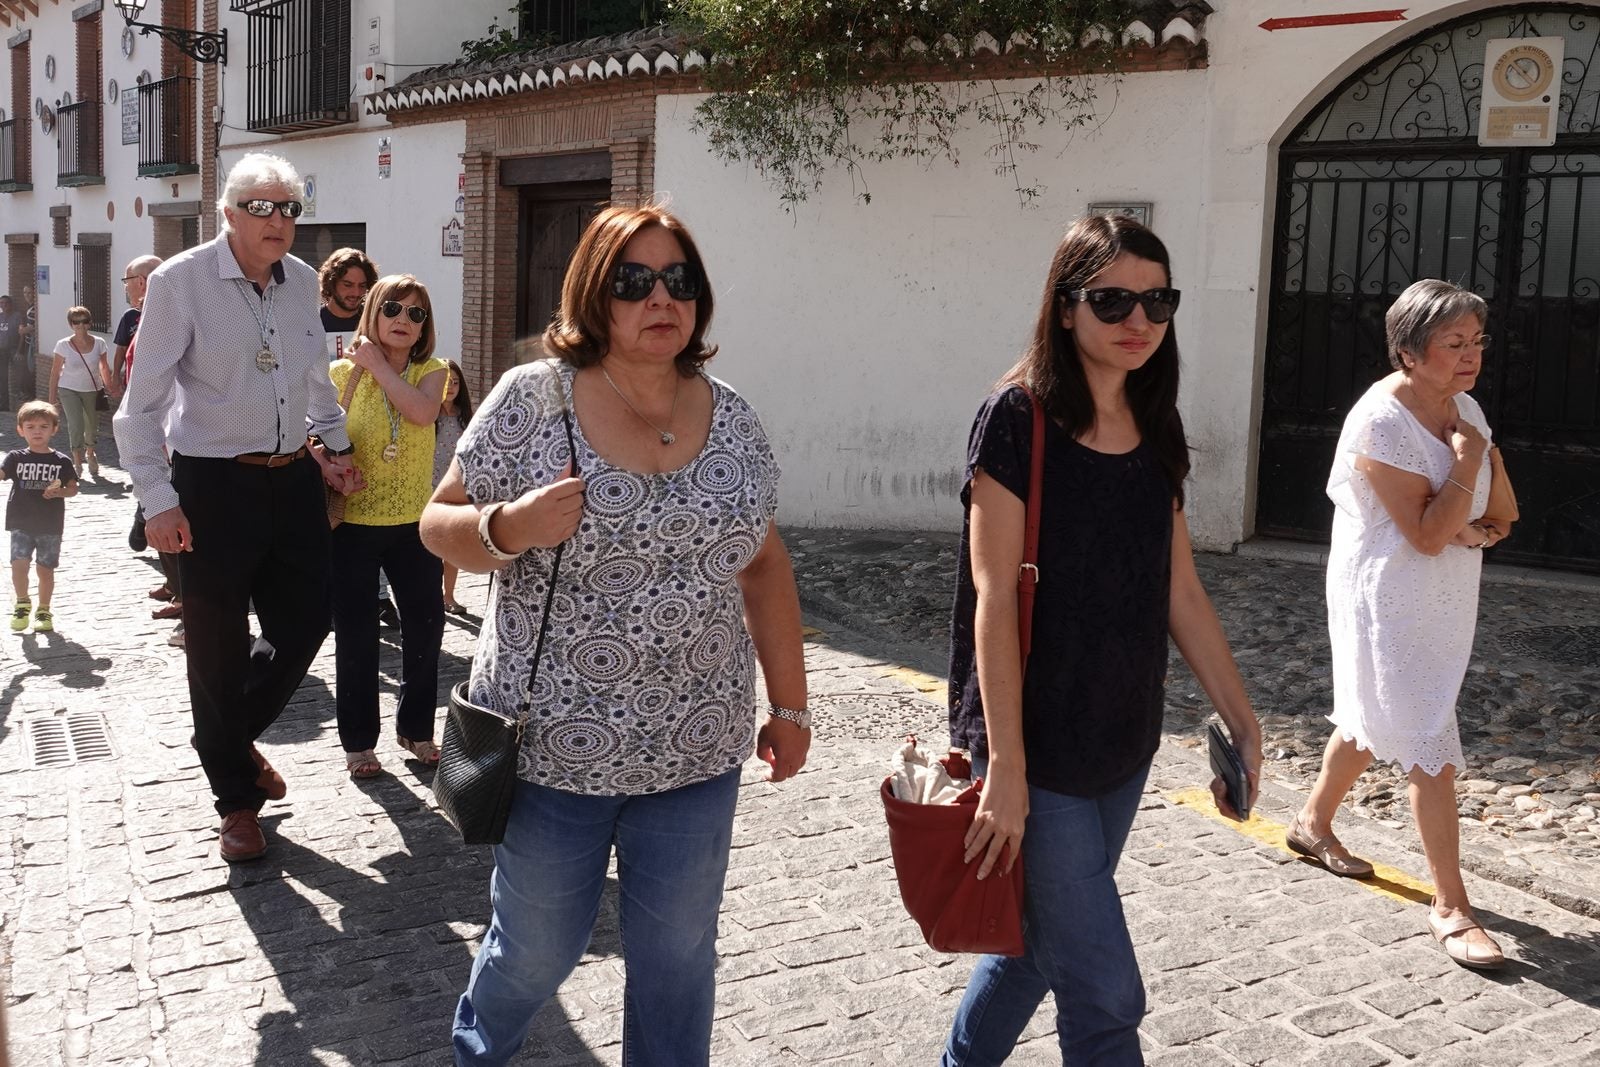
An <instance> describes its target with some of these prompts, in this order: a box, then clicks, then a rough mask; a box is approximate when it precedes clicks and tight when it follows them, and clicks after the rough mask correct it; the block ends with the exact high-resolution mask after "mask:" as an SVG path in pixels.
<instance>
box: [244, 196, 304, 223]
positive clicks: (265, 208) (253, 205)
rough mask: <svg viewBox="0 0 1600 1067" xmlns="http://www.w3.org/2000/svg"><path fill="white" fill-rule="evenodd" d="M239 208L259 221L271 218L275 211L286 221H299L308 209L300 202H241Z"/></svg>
mask: <svg viewBox="0 0 1600 1067" xmlns="http://www.w3.org/2000/svg"><path fill="white" fill-rule="evenodd" d="M239 206H240V207H242V208H244V210H245V213H246V214H249V215H254V216H255V217H256V218H258V219H267V218H271V217H272V213H273V212H274V211H276V212H278V213H280V214H281V215H283V217H284V218H286V219H297V218H299V217H300V213H301V212H302V211H304V210H305V209H306V206H305V205H304V204H302V203H301V202H300V201H298V200H241V201H239Z"/></svg>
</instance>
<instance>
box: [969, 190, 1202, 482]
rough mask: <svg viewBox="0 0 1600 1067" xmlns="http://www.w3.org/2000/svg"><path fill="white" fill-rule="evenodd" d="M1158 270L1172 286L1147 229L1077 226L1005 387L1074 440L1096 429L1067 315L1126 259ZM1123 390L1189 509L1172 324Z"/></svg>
mask: <svg viewBox="0 0 1600 1067" xmlns="http://www.w3.org/2000/svg"><path fill="white" fill-rule="evenodd" d="M1124 252H1126V253H1128V254H1129V255H1132V256H1137V257H1139V258H1140V259H1147V260H1149V261H1150V262H1152V263H1159V264H1160V265H1161V269H1162V270H1164V271H1166V274H1167V284H1168V285H1170V284H1172V261H1171V258H1170V257H1169V256H1168V255H1167V246H1166V245H1164V244H1162V243H1161V239H1160V238H1159V237H1157V236H1156V235H1155V234H1153V233H1151V232H1150V230H1148V229H1147V228H1146V227H1145V226H1144V225H1143V224H1141V223H1140V222H1138V221H1137V220H1136V219H1132V218H1129V217H1128V216H1126V215H1089V216H1086V217H1084V218H1081V219H1079V220H1077V221H1076V222H1074V223H1073V224H1072V225H1071V226H1070V227H1069V228H1068V229H1067V233H1066V236H1064V237H1062V238H1061V244H1060V245H1059V246H1058V247H1057V248H1056V254H1055V258H1054V259H1052V260H1051V262H1050V276H1049V277H1048V278H1047V279H1045V286H1044V297H1043V299H1042V300H1041V301H1040V305H1039V318H1038V321H1037V323H1036V324H1035V326H1034V330H1033V340H1032V342H1030V343H1029V345H1028V349H1027V351H1026V352H1024V353H1023V355H1022V358H1021V359H1020V360H1018V361H1017V364H1016V366H1014V367H1012V368H1011V369H1010V370H1009V371H1007V372H1006V374H1005V377H1003V378H1001V379H1000V384H1001V385H1002V386H1006V385H1014V384H1015V385H1026V386H1027V387H1028V388H1029V389H1031V390H1033V395H1034V396H1036V397H1038V398H1039V402H1040V403H1041V404H1042V405H1044V410H1045V412H1046V414H1048V415H1049V416H1050V417H1051V418H1053V419H1055V420H1056V422H1058V423H1060V425H1061V427H1062V429H1064V430H1066V432H1067V433H1068V434H1069V435H1071V436H1072V437H1074V438H1076V437H1080V436H1082V435H1083V434H1085V433H1087V432H1088V431H1089V430H1090V429H1091V428H1092V427H1093V426H1094V397H1093V396H1092V395H1091V394H1090V392H1089V382H1088V379H1087V378H1085V377H1084V373H1083V362H1082V359H1081V357H1079V355H1078V345H1077V342H1076V341H1075V340H1074V339H1073V336H1072V331H1071V330H1069V329H1067V328H1066V327H1064V326H1062V325H1061V311H1062V309H1063V308H1064V307H1066V306H1067V303H1068V301H1069V300H1070V298H1069V297H1068V296H1067V295H1066V294H1067V293H1068V292H1070V291H1072V290H1074V289H1082V288H1085V287H1087V286H1088V284H1089V283H1090V282H1091V281H1093V280H1094V278H1095V276H1096V275H1098V274H1100V273H1101V272H1102V271H1104V270H1105V269H1106V268H1107V267H1109V266H1111V263H1112V261H1113V260H1115V259H1116V258H1117V257H1118V256H1119V255H1121V254H1122V253H1124ZM1124 389H1125V391H1126V393H1127V396H1128V405H1129V406H1130V407H1131V408H1132V409H1133V418H1134V422H1135V423H1136V424H1137V425H1138V427H1139V436H1140V437H1142V438H1143V439H1144V440H1146V441H1148V442H1149V443H1150V446H1151V447H1152V448H1154V449H1155V453H1156V458H1157V460H1158V461H1159V462H1160V464H1161V468H1162V470H1163V471H1165V472H1166V475H1167V481H1168V483H1169V484H1170V485H1171V486H1172V495H1173V497H1174V499H1175V500H1176V501H1177V505H1178V506H1179V507H1182V506H1183V483H1184V480H1185V479H1186V478H1188V476H1189V443H1188V441H1187V440H1185V439H1184V436H1183V420H1182V419H1181V418H1180V417H1179V416H1178V334H1177V330H1176V327H1175V325H1174V324H1173V323H1168V324H1167V334H1166V336H1165V337H1163V338H1162V339H1161V344H1159V345H1158V346H1156V350H1155V352H1154V353H1152V354H1151V356H1150V358H1149V359H1148V360H1146V361H1145V364H1144V366H1142V367H1140V368H1139V369H1138V370H1136V371H1132V372H1131V373H1129V375H1128V380H1127V383H1126V385H1125V386H1124Z"/></svg>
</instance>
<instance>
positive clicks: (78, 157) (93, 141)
mask: <svg viewBox="0 0 1600 1067" xmlns="http://www.w3.org/2000/svg"><path fill="white" fill-rule="evenodd" d="M105 180H106V179H105V168H104V167H103V166H102V165H101V161H100V101H98V100H81V101H79V102H78V103H76V104H65V105H63V106H62V107H61V109H60V110H59V111H57V112H56V184H57V185H99V184H102V183H103V182H104V181H105Z"/></svg>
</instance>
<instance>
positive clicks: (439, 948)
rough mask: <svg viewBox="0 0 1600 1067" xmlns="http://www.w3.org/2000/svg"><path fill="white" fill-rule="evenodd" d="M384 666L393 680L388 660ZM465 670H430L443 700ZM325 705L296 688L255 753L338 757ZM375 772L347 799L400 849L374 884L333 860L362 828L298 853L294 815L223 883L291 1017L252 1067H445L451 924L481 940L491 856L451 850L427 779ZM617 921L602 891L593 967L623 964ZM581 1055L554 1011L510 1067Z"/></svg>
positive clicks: (263, 1026)
mask: <svg viewBox="0 0 1600 1067" xmlns="http://www.w3.org/2000/svg"><path fill="white" fill-rule="evenodd" d="M394 659H395V663H394V667H395V668H396V669H397V668H398V666H399V663H398V660H399V657H398V656H397V655H396V656H395V657H394ZM446 661H448V663H447V662H446ZM469 663H470V661H469V660H466V659H464V658H462V657H458V656H446V657H444V659H442V660H441V663H440V693H441V694H444V693H446V692H448V688H449V685H450V684H453V683H454V681H455V680H457V679H458V678H465V677H466V673H467V670H468V668H469ZM447 679H449V681H447ZM333 699H334V698H333V694H332V693H331V691H330V690H329V687H328V685H327V683H326V682H324V681H323V680H321V679H319V678H317V677H316V676H315V675H309V676H307V678H306V680H305V682H303V683H302V684H301V686H300V688H299V689H298V690H297V691H296V693H295V695H294V697H293V699H292V700H291V701H290V703H289V705H288V706H287V707H286V708H285V709H284V713H283V715H282V716H280V717H279V719H278V721H277V723H276V724H274V726H273V727H272V728H271V729H270V730H269V731H268V732H267V734H266V736H265V737H264V738H263V741H264V742H266V743H269V744H274V745H275V744H278V743H290V742H291V741H294V742H300V741H308V740H309V741H314V740H316V739H318V738H322V737H327V738H328V739H329V740H330V743H332V744H334V745H335V746H336V745H337V738H336V737H335V736H333V733H332V729H331V723H332V721H333V718H334V711H333ZM393 714H394V712H393V707H392V702H390V701H385V702H384V708H383V715H384V723H385V727H384V728H385V736H386V737H387V734H388V733H392V717H393ZM443 722H444V716H443V714H442V712H441V714H440V716H439V732H438V734H437V735H436V736H442V733H443ZM270 754H271V752H270V750H269V755H270ZM383 763H384V767H385V773H384V774H382V775H380V776H378V777H376V778H372V779H367V780H363V781H361V782H359V783H358V785H359V787H360V788H361V791H362V792H363V793H364V794H365V795H366V796H367V797H368V798H369V799H371V800H372V801H374V802H375V803H376V804H377V805H378V806H379V807H381V808H382V809H383V812H384V815H385V816H386V817H387V818H389V819H390V820H391V821H392V822H393V824H394V826H395V828H396V829H397V830H398V831H399V833H400V837H401V839H402V842H403V848H401V849H400V850H397V851H395V852H391V853H389V854H387V855H383V856H379V857H376V858H374V859H371V860H370V861H365V860H362V862H365V863H366V865H368V866H370V868H371V870H370V871H369V870H358V869H356V868H353V867H350V866H346V865H345V863H344V862H341V858H342V857H344V856H347V855H348V854H349V853H350V852H351V851H352V850H353V849H355V848H359V845H358V844H357V842H359V841H360V840H361V838H363V837H366V836H368V835H367V834H366V833H364V832H363V831H365V830H366V828H367V827H368V825H369V820H370V819H371V818H372V817H371V816H365V817H358V816H356V815H354V814H352V815H351V816H350V817H349V821H350V832H349V833H348V834H347V835H328V834H324V835H322V836H320V837H318V838H317V840H316V841H315V842H313V843H311V844H309V845H306V844H301V843H300V841H299V840H297V839H296V837H297V835H296V827H295V825H294V819H293V817H292V813H290V812H284V813H275V812H274V810H273V808H272V806H270V805H269V806H268V808H267V809H266V812H265V814H264V817H263V819H262V825H263V828H264V829H265V830H266V832H267V841H268V844H269V846H270V849H271V851H269V852H268V853H267V855H266V856H265V857H264V858H262V859H261V860H258V861H254V862H251V863H244V864H239V865H237V866H235V867H233V868H232V869H231V871H230V872H229V889H230V891H231V892H232V893H233V895H234V898H235V900H236V901H237V902H238V905H239V909H240V912H241V914H242V915H243V916H244V917H245V920H246V921H247V922H248V923H249V924H250V926H251V928H252V930H253V931H254V932H255V934H256V937H257V940H258V942H259V943H260V945H261V948H262V952H263V953H264V954H265V956H266V959H267V961H268V963H269V965H270V968H271V971H272V973H273V974H274V975H275V976H276V977H277V979H278V981H279V983H280V985H281V986H282V990H283V995H284V996H285V997H287V998H288V1000H289V1001H290V1003H291V1004H292V1005H293V1007H292V1009H291V1010H282V1011H276V1012H267V1013H264V1014H263V1015H261V1017H260V1018H259V1019H258V1020H257V1021H256V1023H255V1026H256V1029H258V1030H259V1031H260V1034H261V1041H260V1045H259V1046H258V1052H257V1056H256V1061H255V1062H256V1065H257V1067H267V1065H282V1067H288V1065H291V1064H293V1065H295V1067H299V1065H301V1064H305V1063H309V1062H314V1060H313V1058H312V1050H319V1051H329V1052H338V1053H341V1054H343V1055H346V1056H347V1057H349V1058H351V1060H352V1062H357V1063H366V1062H379V1061H383V1062H387V1061H389V1060H393V1059H411V1058H416V1057H422V1062H427V1063H440V1064H446V1063H449V1062H450V1061H451V1052H450V1036H451V1035H450V1030H451V1023H452V1020H453V1018H454V1015H455V1008H456V1001H457V999H458V998H459V997H460V995H461V992H462V990H464V989H465V988H466V985H467V978H468V976H469V974H470V972H471V968H472V954H473V953H472V946H471V945H470V944H469V942H468V941H467V940H464V939H463V935H462V934H460V933H458V932H457V929H455V928H453V927H452V924H456V926H457V927H459V924H462V923H469V924H472V925H473V926H474V927H475V928H476V930H475V933H474V934H473V937H474V938H477V937H481V935H482V930H483V929H484V928H485V927H487V924H488V921H489V913H490V902H489V876H490V873H491V871H492V870H493V865H494V858H493V853H492V852H491V850H489V849H488V848H480V847H468V846H465V845H463V844H461V838H460V835H459V834H458V833H457V832H456V830H455V828H454V827H452V826H451V825H450V824H449V823H448V822H447V821H446V820H445V819H444V818H443V816H441V815H440V814H439V813H438V812H437V811H436V810H434V809H433V807H432V806H431V805H430V803H429V801H430V800H431V796H430V791H431V787H432V780H433V773H434V772H433V771H432V769H430V768H425V767H424V766H423V765H422V764H421V763H420V762H418V761H416V760H413V759H410V758H408V757H404V755H403V753H401V752H400V751H399V750H398V749H395V748H393V747H389V748H387V749H386V750H384V751H383ZM290 788H291V790H292V789H293V788H294V782H293V781H291V783H290ZM293 796H294V794H293V792H291V793H290V799H291V801H292V800H293ZM322 850H326V851H328V852H330V853H332V855H323V854H322ZM307 889H310V890H313V891H314V892H315V894H316V897H315V898H311V897H309V896H308V895H307V894H306V890H307ZM330 902H331V903H332V904H333V905H334V907H331V908H330V907H329V903H330ZM617 914H618V911H617V905H616V894H615V885H614V884H610V885H608V886H607V888H606V892H605V895H604V897H603V899H602V904H601V912H600V917H599V919H598V920H597V922H596V924H595V931H594V934H593V936H592V938H591V943H590V946H589V951H590V952H591V953H596V954H601V955H607V956H616V955H620V954H621V938H620V935H619V932H618V929H619V928H618V923H617ZM588 1010H592V1011H599V1010H600V1009H599V1008H593V1009H588ZM587 1051H588V1050H587V1049H586V1047H585V1043H584V1038H583V1037H582V1036H580V1035H579V1034H578V1032H577V1031H576V1030H575V1029H574V1027H573V1025H572V1022H571V1021H569V1020H568V1018H567V1017H566V1014H565V1012H564V1011H563V1010H562V1006H561V1005H560V1004H558V1003H554V1002H552V1003H550V1004H547V1005H546V1006H545V1008H544V1009H543V1010H542V1011H541V1012H540V1013H539V1015H538V1016H537V1018H536V1019H535V1021H534V1024H533V1027H532V1029H531V1031H530V1032H529V1036H528V1041H527V1043H526V1045H525V1046H524V1051H523V1053H522V1057H521V1059H520V1060H519V1062H521V1061H526V1062H535V1063H536V1062H540V1061H543V1060H560V1061H561V1062H563V1063H571V1064H578V1065H581V1064H586V1063H599V1062H600V1061H599V1060H598V1059H597V1058H595V1057H593V1056H592V1055H588V1054H587Z"/></svg>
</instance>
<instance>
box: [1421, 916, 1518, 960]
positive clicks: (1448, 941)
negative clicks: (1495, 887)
mask: <svg viewBox="0 0 1600 1067" xmlns="http://www.w3.org/2000/svg"><path fill="white" fill-rule="evenodd" d="M1428 929H1429V930H1430V931H1431V932H1432V933H1433V939H1434V940H1435V941H1437V942H1439V944H1441V945H1443V946H1444V951H1445V953H1446V954H1447V955H1448V956H1449V957H1450V958H1451V959H1453V960H1455V961H1456V962H1457V963H1459V964H1461V966H1463V967H1471V968H1472V969H1473V970H1477V971H1498V970H1499V969H1500V968H1502V967H1504V966H1505V965H1506V956H1505V953H1504V952H1502V951H1500V945H1499V943H1498V942H1496V941H1495V939H1494V938H1492V937H1489V931H1487V930H1483V926H1482V925H1481V924H1480V923H1479V922H1478V920H1477V919H1474V918H1473V917H1472V916H1470V915H1457V916H1455V917H1454V918H1450V919H1446V918H1445V917H1444V916H1443V915H1440V914H1439V913H1438V912H1436V911H1434V910H1433V905H1431V904H1430V905H1428ZM1468 930H1483V936H1484V937H1487V938H1489V943H1488V944H1487V945H1481V944H1477V943H1476V942H1472V941H1468V940H1467V939H1466V938H1464V937H1462V936H1461V935H1462V934H1464V933H1466V932H1467V931H1468Z"/></svg>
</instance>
